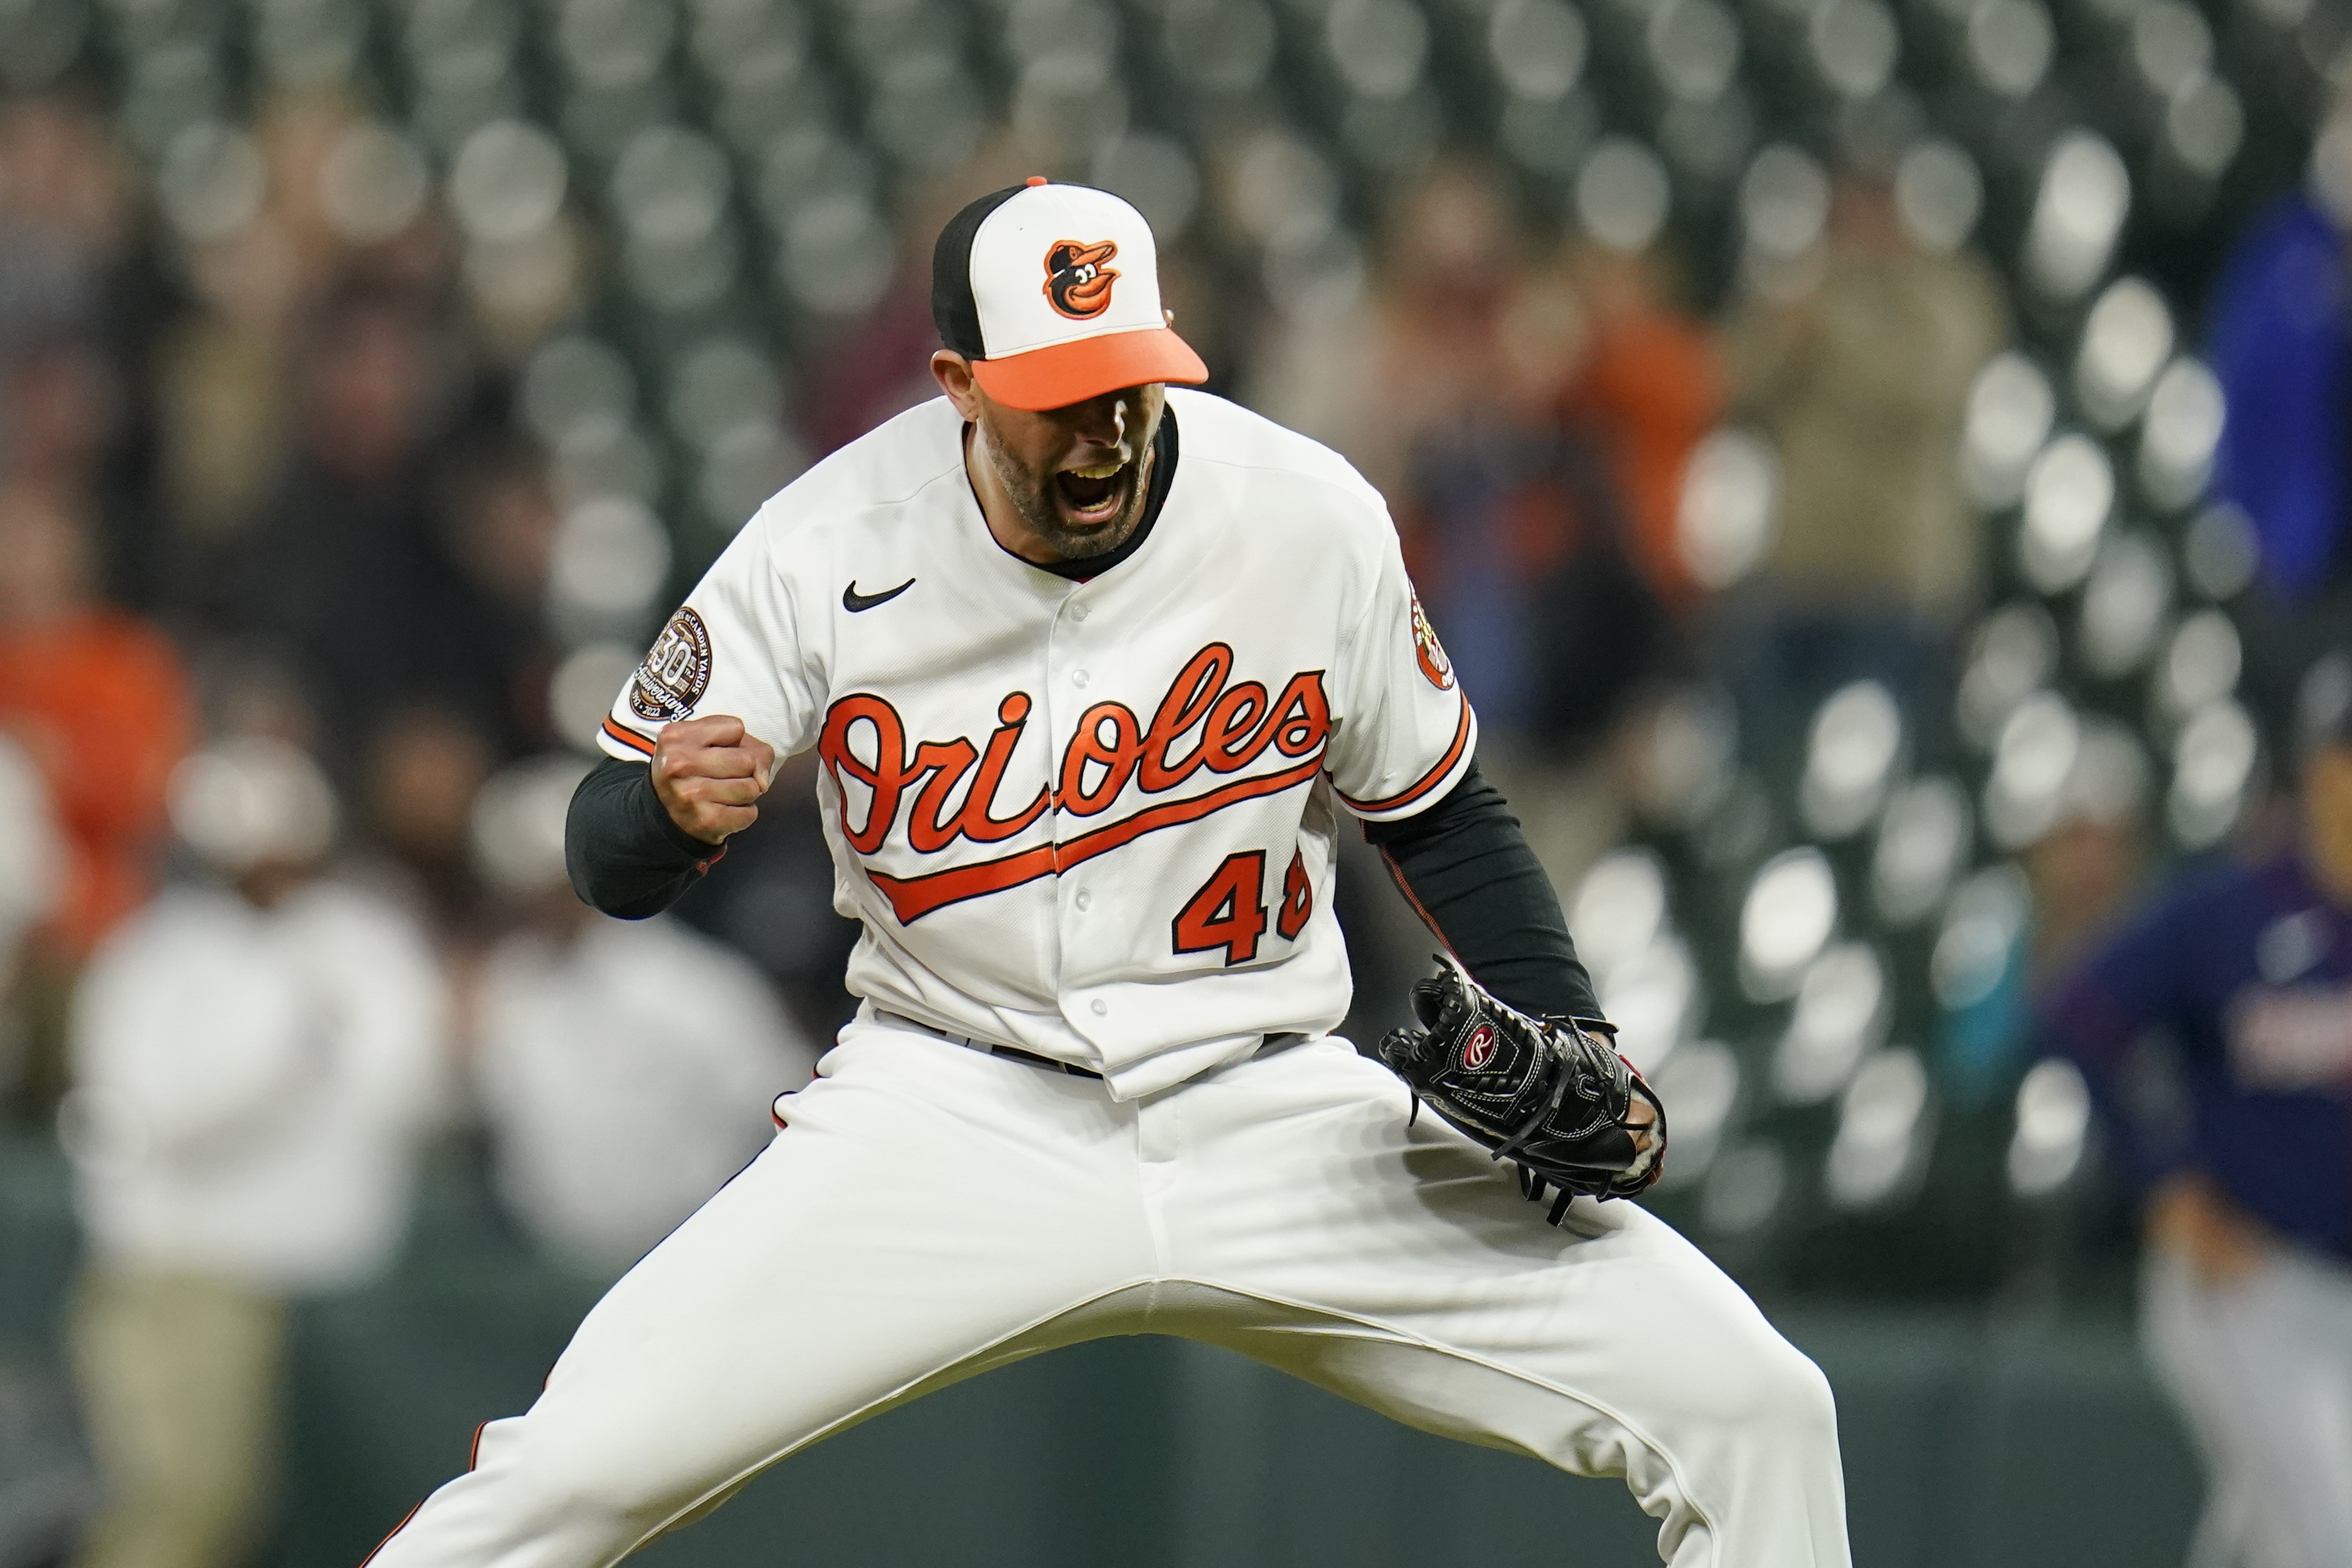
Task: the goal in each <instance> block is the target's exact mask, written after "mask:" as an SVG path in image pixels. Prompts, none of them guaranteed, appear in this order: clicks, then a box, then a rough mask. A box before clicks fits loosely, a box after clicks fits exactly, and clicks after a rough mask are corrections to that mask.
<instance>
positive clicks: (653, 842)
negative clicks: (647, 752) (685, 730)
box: [563, 757, 727, 921]
mask: <svg viewBox="0 0 2352 1568" xmlns="http://www.w3.org/2000/svg"><path fill="white" fill-rule="evenodd" d="M726 853H727V851H726V849H725V847H723V846H719V845H715V844H705V843H704V842H703V841H702V840H701V839H699V838H697V837H694V836H693V835H692V834H690V833H688V832H687V831H686V830H685V829H684V828H682V827H680V826H678V825H677V823H675V822H672V821H671V820H670V819H669V813H668V811H667V810H666V809H665V808H664V807H663V805H662V803H661V797H660V796H659V795H656V794H654V774H653V769H652V768H651V767H649V766H648V765H647V764H646V763H625V762H621V761H620V760H618V759H617V758H614V757H607V758H605V759H604V761H603V762H601V763H597V764H596V766H595V767H594V768H593V769H592V770H591V771H590V773H589V774H588V776H587V777H586V778H584V779H582V780H581V781H580V787H579V788H578V789H577V790H574V791H573V792H572V809H571V811H570V812H568V813H567V814H566V815H565V816H564V819H563V865H564V868H565V869H566V870H568V871H570V872H571V873H572V891H573V892H576V893H578V894H579V895H580V898H581V901H582V902H583V903H586V904H588V905H590V906H591V907H593V908H595V909H599V910H604V913H606V914H608V915H615V916H618V917H619V918H620V919H622V920H625V921H641V920H644V919H645V918H646V916H648V915H657V914H659V913H661V912H662V910H666V909H667V908H669V907H670V905H672V904H674V903H676V902H677V900H678V899H679V897H680V896H681V895H682V894H684V893H685V891H686V890H687V889H688V888H690V887H692V886H693V885H694V884H695V882H696V880H697V879H699V878H700V877H701V875H702V874H703V873H704V872H705V871H708V870H709V869H710V868H711V867H712V866H714V865H716V864H717V863H718V861H719V857H720V856H722V855H724V854H726Z"/></svg>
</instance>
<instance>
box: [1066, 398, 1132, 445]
mask: <svg viewBox="0 0 2352 1568" xmlns="http://www.w3.org/2000/svg"><path fill="white" fill-rule="evenodd" d="M1133 397H1134V395H1133V393H1131V392H1112V393H1107V394H1105V395H1102V396H1100V397H1090V398H1088V399H1087V401H1086V402H1084V403H1076V404H1072V405H1070V408H1069V410H1068V414H1069V429H1070V434H1071V435H1072V436H1073V437H1076V439H1078V440H1079V441H1082V442H1086V443H1089V444H1091V445H1093V446H1095V447H1101V448H1103V449H1104V450H1106V451H1108V450H1109V449H1110V448H1112V447H1117V446H1118V445H1119V443H1120V442H1121V441H1123V440H1124V439H1125V438H1126V437H1127V427H1128V425H1129V422H1130V421H1131V420H1132V419H1133V418H1134V409H1133Z"/></svg>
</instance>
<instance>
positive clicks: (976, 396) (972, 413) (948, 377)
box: [931, 349, 980, 421]
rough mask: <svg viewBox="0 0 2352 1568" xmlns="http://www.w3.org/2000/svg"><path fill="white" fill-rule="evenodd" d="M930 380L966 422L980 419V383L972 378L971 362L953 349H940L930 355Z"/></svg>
mask: <svg viewBox="0 0 2352 1568" xmlns="http://www.w3.org/2000/svg"><path fill="white" fill-rule="evenodd" d="M931 379H932V380H934V381H936V382H938V383H939V384H940V391H941V392H944V393H946V394H947V395H948V401H949V402H950V403H952V404H954V405H955V407H956V412H957V413H958V414H961V415H962V416H964V418H965V419H966V420H967V421H970V420H975V419H978V418H979V417H980V383H979V382H978V381H977V380H975V379H974V378H973V376H972V374H971V361H970V360H968V359H966V358H964V357H963V355H961V354H960V353H956V352H955V351H954V350H953V349H941V350H940V351H939V352H938V353H934V354H933V355H931Z"/></svg>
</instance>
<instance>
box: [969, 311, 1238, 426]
mask: <svg viewBox="0 0 2352 1568" xmlns="http://www.w3.org/2000/svg"><path fill="white" fill-rule="evenodd" d="M971 374H972V375H973V376H974V377H975V378H976V379H977V380H978V381H979V382H980V386H981V390H982V391H983V392H985V393H987V394H988V395H989V396H991V397H992V398H994V399H996V401H997V402H999V403H1002V404H1003V405H1005V406H1006V407H1008V408H1021V409H1026V410H1029V411H1030V412H1033V413H1034V412H1038V411H1041V410H1044V409H1047V408H1066V407H1067V406H1068V405H1071V404H1073V403H1084V402H1085V401H1086V400H1087V399H1088V398H1089V397H1100V396H1101V395H1103V394H1105V393H1107V392H1119V391H1122V390H1124V389H1126V388H1128V387H1130V386H1143V385H1147V384H1150V383H1152V382H1155V381H1161V382H1165V381H1173V382H1180V383H1182V384H1188V385H1191V384H1198V383H1201V382H1203V381H1206V380H1208V379H1209V367H1208V366H1207V365H1204V364H1202V363H1201V356H1200V355H1199V354H1196V353H1193V352H1192V345H1191V344H1190V343H1188V342H1185V341H1184V340H1183V339H1181V338H1180V337H1178V336H1177V335H1176V333H1175V331H1173V330H1172V329H1171V328H1168V327H1145V328H1143V329H1141V330H1140V331H1132V332H1105V333H1104V334H1103V335H1102V336H1100V337H1097V338H1080V339H1079V340H1078V341H1077V342H1073V343H1055V344H1054V345H1053V346H1052V347H1051V348H1042V349H1031V350H1029V351H1028V352H1027V353H1017V354H1007V355H1006V356H1005V357H1003V359H980V360H974V361H972V362H971Z"/></svg>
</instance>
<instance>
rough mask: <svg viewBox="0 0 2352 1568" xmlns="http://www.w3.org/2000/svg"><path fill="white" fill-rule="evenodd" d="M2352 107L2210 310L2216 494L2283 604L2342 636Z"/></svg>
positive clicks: (2351, 514) (2348, 504)
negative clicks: (2216, 403)
mask: <svg viewBox="0 0 2352 1568" xmlns="http://www.w3.org/2000/svg"><path fill="white" fill-rule="evenodd" d="M2347 231H2352V97H2347V99H2346V100H2344V101H2341V102H2339V104H2338V106H2337V108H2336V112H2335V114H2334V115H2333V116H2332V117H2331V119H2330V121H2329V123H2328V127H2327V129H2326V132H2323V133H2322V135H2321V136H2320V138H2319V141H2318V143H2317V145H2316V147H2315V149H2314V151H2313V153H2312V168H2311V179H2310V181H2309V184H2308V187H2307V189H2306V190H2305V191H2303V192H2298V193H2297V194H2296V195H2292V196H2289V197H2286V198H2285V199H2284V200H2283V201H2281V202H2279V203H2278V204H2277V205H2274V206H2273V207H2272V208H2271V209H2270V210H2269V211H2268V212H2266V213H2264V214H2263V216H2260V217H2259V218H2257V219H2256V220H2255V221H2254V223H2253V224H2252V226H2250V227H2249V228H2248V229H2247V231H2246V233H2245V234H2244V235H2243V236H2242V237H2241V238H2240V239H2239V241H2238V243H2237V246H2236V248H2235V249H2234V250H2233V251H2232V252H2231V256H2230V258H2229V260H2228V261H2227V262H2226V263H2225V264H2224V266H2223V267H2222V269H2221V276H2220V278H2219V279H2217V280H2216V281H2215V283H2214V285H2213V290H2212V293H2211V295H2210V298H2209V299H2208V300H2207V302H2206V308H2205V314H2206V321H2207V323H2208V328H2207V330H2208V334H2209V336H2210V340H2211V353H2212V357H2213V370H2214V374H2216V375H2217V376H2218V377H2219V378H2220V380H2221V391H2222V395H2223V402H2224V406H2226V407H2227V409H2228V410H2229V417H2228V419H2227V420H2226V422H2225V423H2224V424H2223V426H2222V428H2221V445H2220V447H2219V448H2218V449H2217V451H2216V452H2215V454H2214V468H2213V480H2214V488H2215V489H2216V490H2217V491H2218V492H2219V493H2221V495H2223V496H2226V497H2228V498H2229V499H2230V500H2233V501H2235V502H2237V504H2238V505H2239V506H2240V507H2241V508H2242V509H2243V510H2244V511H2245V514H2246V516H2247V517H2248V518H2249V519H2251V520H2252V523H2253V528H2254V534H2255V537H2256V538H2257V539H2258V540H2259V541H2260V542H2261V557H2260V560H2261V574H2262V581H2263V584H2264V586H2265V587H2267V588H2268V589H2269V590H2270V592H2271V594H2272V595H2273V598H2274V599H2275V601H2276V602H2277V604H2278V605H2281V606H2282V607H2284V608H2286V609H2288V610H2289V611H2291V612H2292V611H2297V610H2299V611H2304V612H2305V613H2308V614H2311V615H2313V616H2314V618H2315V619H2320V620H2325V619H2326V618H2328V617H2330V616H2333V617H2334V618H2335V621H2336V626H2339V627H2340V626H2341V625H2342V624H2343V622H2342V617H2343V616H2344V615H2346V614H2347V613H2348V612H2352V477H2348V476H2347V464H2346V458H2345V446H2346V443H2345V432H2346V430H2347V428H2352V315H2347V311H2346V308H2345V301H2346V295H2347V289H2352V268H2347V256H2346V252H2347V245H2348V244H2352V239H2347Z"/></svg>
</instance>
